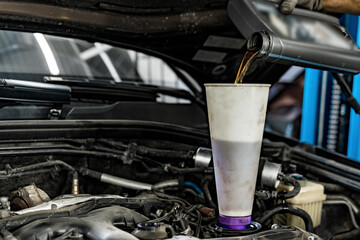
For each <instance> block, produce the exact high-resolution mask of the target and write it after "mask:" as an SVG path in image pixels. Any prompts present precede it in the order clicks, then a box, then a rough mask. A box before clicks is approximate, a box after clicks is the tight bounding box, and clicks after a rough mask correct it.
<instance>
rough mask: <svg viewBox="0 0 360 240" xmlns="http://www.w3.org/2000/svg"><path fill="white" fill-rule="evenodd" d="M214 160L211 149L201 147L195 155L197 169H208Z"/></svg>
mask: <svg viewBox="0 0 360 240" xmlns="http://www.w3.org/2000/svg"><path fill="white" fill-rule="evenodd" d="M211 160H212V150H211V149H210V148H204V147H199V148H198V149H197V150H196V153H195V155H194V161H195V167H208V166H209V165H210V162H211Z"/></svg>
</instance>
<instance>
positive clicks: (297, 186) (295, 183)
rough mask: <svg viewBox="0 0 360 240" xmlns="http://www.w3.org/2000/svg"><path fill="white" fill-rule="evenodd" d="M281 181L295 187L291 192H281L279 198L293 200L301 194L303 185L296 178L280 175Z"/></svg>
mask: <svg viewBox="0 0 360 240" xmlns="http://www.w3.org/2000/svg"><path fill="white" fill-rule="evenodd" d="M279 180H281V181H284V182H285V183H288V184H291V185H292V186H294V188H293V190H291V191H290V192H279V193H278V197H279V198H281V199H289V198H293V197H295V196H296V195H298V194H299V192H300V190H301V185H300V183H299V182H298V181H297V180H296V179H295V178H293V177H291V176H288V175H284V174H279Z"/></svg>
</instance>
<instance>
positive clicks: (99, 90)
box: [44, 77, 205, 106]
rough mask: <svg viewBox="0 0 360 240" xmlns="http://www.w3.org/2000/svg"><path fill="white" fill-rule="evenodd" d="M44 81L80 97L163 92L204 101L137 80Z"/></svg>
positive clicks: (123, 96) (146, 95)
mask: <svg viewBox="0 0 360 240" xmlns="http://www.w3.org/2000/svg"><path fill="white" fill-rule="evenodd" d="M44 81H45V82H47V83H56V84H62V85H67V86H70V87H71V88H72V96H73V97H77V95H79V96H78V97H81V96H83V95H84V93H86V94H87V96H89V94H91V93H92V94H93V96H96V95H99V96H100V97H104V98H105V99H106V98H111V99H114V98H116V96H118V97H119V98H121V99H126V97H129V98H131V97H133V98H134V97H136V98H139V99H144V100H146V99H148V100H149V99H151V98H153V100H155V99H156V97H157V96H158V94H163V95H167V96H172V97H177V98H182V99H187V100H190V101H191V102H195V103H198V104H199V105H201V106H204V105H205V104H204V102H202V101H201V100H199V99H197V98H196V97H195V96H193V95H191V94H190V93H189V92H188V91H185V90H182V89H176V88H171V87H161V86H154V85H147V84H143V83H139V82H124V83H116V84H112V83H107V82H100V81H96V82H92V81H81V80H79V79H75V80H74V79H71V78H70V79H67V78H63V77H61V78H59V77H44Z"/></svg>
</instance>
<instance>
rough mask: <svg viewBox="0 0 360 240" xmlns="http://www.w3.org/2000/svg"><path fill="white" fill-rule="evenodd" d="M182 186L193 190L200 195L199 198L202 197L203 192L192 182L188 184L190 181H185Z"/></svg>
mask: <svg viewBox="0 0 360 240" xmlns="http://www.w3.org/2000/svg"><path fill="white" fill-rule="evenodd" d="M184 186H187V187H191V188H193V189H194V190H195V191H196V192H197V193H198V194H200V195H201V196H203V195H204V193H203V191H202V190H201V188H199V187H198V186H197V185H196V184H195V183H193V182H190V181H186V182H184Z"/></svg>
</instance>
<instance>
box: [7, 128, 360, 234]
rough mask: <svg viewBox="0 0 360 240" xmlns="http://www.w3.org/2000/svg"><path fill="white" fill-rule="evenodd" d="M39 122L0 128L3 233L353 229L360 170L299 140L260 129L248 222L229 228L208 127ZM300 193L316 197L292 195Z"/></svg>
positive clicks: (344, 231) (316, 231)
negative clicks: (223, 222)
mask: <svg viewBox="0 0 360 240" xmlns="http://www.w3.org/2000/svg"><path fill="white" fill-rule="evenodd" d="M52 122H53V121H52ZM55 122H56V121H55ZM69 122H72V121H69ZM41 124H42V123H41V121H40V122H37V123H36V122H35V121H33V122H32V125H31V124H30V125H28V126H27V127H23V129H21V127H20V129H18V131H16V130H2V133H3V137H1V139H2V140H1V141H0V155H1V163H0V164H1V166H0V169H1V171H0V178H1V181H2V185H1V198H0V201H1V210H0V214H1V219H0V223H1V234H2V235H3V237H4V239H169V238H172V239H197V238H199V239H204V238H229V239H352V237H353V236H356V235H354V234H357V233H358V231H359V226H358V225H357V219H358V213H359V210H358V207H357V206H358V202H357V200H358V189H359V186H358V183H357V182H356V181H355V180H354V179H356V178H357V177H358V175H359V170H357V169H356V168H354V167H351V166H345V165H344V164H342V163H340V162H336V161H334V160H331V157H334V158H335V157H336V156H332V154H330V153H326V152H321V150H319V149H316V148H314V147H311V146H309V145H304V144H299V143H297V142H296V141H295V140H291V139H289V140H288V142H286V141H285V140H284V138H282V137H280V136H277V135H273V134H270V133H265V136H264V140H263V146H262V152H261V161H260V162H261V163H260V167H259V174H258V181H257V187H256V191H255V201H254V207H253V220H254V221H253V222H252V224H251V227H250V228H249V229H245V230H228V229H225V228H222V227H220V226H218V220H217V219H218V212H217V198H216V191H215V182H214V174H213V171H214V170H213V167H212V160H211V149H210V148H209V147H210V146H209V143H210V141H209V137H208V133H207V132H205V131H200V130H195V129H191V128H184V127H179V126H176V125H166V124H154V123H151V124H150V123H146V124H145V123H144V122H136V123H134V122H132V123H131V124H130V121H127V122H126V123H122V124H121V126H122V127H120V128H119V126H117V127H116V128H115V127H114V126H111V124H108V126H106V124H105V123H103V124H100V123H93V122H92V123H89V122H88V123H85V122H81V121H74V122H72V123H71V124H68V125H66V124H65V126H62V127H59V126H57V125H56V124H57V123H54V124H53V123H52V124H50V125H53V126H52V127H50V128H52V129H51V131H50V129H47V131H44V130H45V129H44V127H43V126H42V127H41ZM62 124H64V123H62ZM10 125H11V124H10ZM70 125H71V126H70ZM78 125H82V126H84V125H86V127H84V128H83V129H82V130H79V129H76V128H75V126H78ZM13 127H14V126H13ZM18 127H19V125H18ZM47 127H48V128H49V126H47ZM41 128H43V129H41ZM45 128H46V127H45ZM65 130H66V131H67V132H68V134H67V136H66V137H64V136H62V137H60V135H61V134H60V133H61V132H62V131H65ZM130 130H131V131H130ZM19 131H22V132H23V133H25V132H28V133H29V134H31V136H32V139H26V138H24V134H23V135H22V137H20V135H19V134H18V133H19ZM34 132H37V133H36V134H33V133H34ZM56 132H57V133H56ZM94 133H96V135H97V136H101V137H100V138H96V137H94ZM25 135H26V134H25ZM75 135H76V137H75ZM91 135H92V136H91ZM10 136H11V137H10ZM29 136H30V135H29ZM45 136H47V137H45ZM34 137H35V138H34ZM6 139H12V140H6ZM326 154H327V156H328V157H324V156H325V155H326ZM321 155H323V156H321ZM337 157H338V158H341V157H339V156H337ZM340 160H341V159H340ZM340 169H341V170H345V171H342V172H341V171H339V170H340ZM313 185H314V186H315V187H314V186H313ZM276 187H277V188H276ZM324 191H325V192H324ZM324 193H325V194H326V195H325V194H324ZM301 194H310V195H311V196H312V197H310V198H309V195H307V196H308V197H307V198H306V199H307V202H303V200H301V199H297V201H291V199H295V198H294V196H296V195H298V197H299V196H300V195H301ZM305 196H306V195H305ZM309 199H310V200H309ZM309 201H310V202H309ZM301 204H305V205H306V204H307V205H308V206H310V208H309V207H307V206H305V205H302V207H301V208H303V209H304V210H301V209H300V208H298V206H301ZM292 216H297V217H300V218H299V219H296V218H295V219H294V218H293V217H292ZM301 219H302V220H301ZM297 221H300V223H299V222H297ZM339 223H341V224H339ZM291 224H292V225H291ZM314 227H315V228H314ZM30 230H31V231H30Z"/></svg>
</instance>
